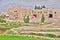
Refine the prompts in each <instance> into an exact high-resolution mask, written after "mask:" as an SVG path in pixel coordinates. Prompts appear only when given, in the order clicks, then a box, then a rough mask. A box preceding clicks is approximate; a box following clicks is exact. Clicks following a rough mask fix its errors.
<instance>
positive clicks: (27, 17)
mask: <svg viewBox="0 0 60 40" xmlns="http://www.w3.org/2000/svg"><path fill="white" fill-rule="evenodd" d="M23 20H24V22H25V23H29V16H26V15H25V16H24V19H23Z"/></svg>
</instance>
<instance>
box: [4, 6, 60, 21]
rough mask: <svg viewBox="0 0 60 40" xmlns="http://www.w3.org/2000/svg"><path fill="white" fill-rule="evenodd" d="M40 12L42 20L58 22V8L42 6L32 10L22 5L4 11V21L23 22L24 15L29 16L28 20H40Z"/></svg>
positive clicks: (59, 17) (59, 15)
mask: <svg viewBox="0 0 60 40" xmlns="http://www.w3.org/2000/svg"><path fill="white" fill-rule="evenodd" d="M42 14H43V15H44V17H45V20H44V22H60V9H53V8H51V9H49V8H42V9H40V10H33V9H28V8H22V7H11V8H9V9H8V10H7V11H6V13H5V16H6V18H5V19H6V21H9V22H10V21H16V22H24V20H23V18H24V16H29V22H41V18H42Z"/></svg>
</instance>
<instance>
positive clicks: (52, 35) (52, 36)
mask: <svg viewBox="0 0 60 40" xmlns="http://www.w3.org/2000/svg"><path fill="white" fill-rule="evenodd" d="M45 36H47V37H51V38H55V37H56V35H55V34H45Z"/></svg>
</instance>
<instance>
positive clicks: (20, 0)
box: [0, 0, 60, 11]
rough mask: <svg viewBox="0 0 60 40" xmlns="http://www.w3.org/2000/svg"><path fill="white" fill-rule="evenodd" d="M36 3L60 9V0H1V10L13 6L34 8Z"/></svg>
mask: <svg viewBox="0 0 60 40" xmlns="http://www.w3.org/2000/svg"><path fill="white" fill-rule="evenodd" d="M35 5H37V6H38V5H45V6H46V7H47V8H58V9H60V0H0V11H6V10H8V8H10V7H13V6H19V7H25V8H34V6H35Z"/></svg>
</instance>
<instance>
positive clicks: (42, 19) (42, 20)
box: [41, 14, 45, 23]
mask: <svg viewBox="0 0 60 40" xmlns="http://www.w3.org/2000/svg"><path fill="white" fill-rule="evenodd" d="M44 20H45V18H44V15H43V14H42V18H41V22H42V23H44Z"/></svg>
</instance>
